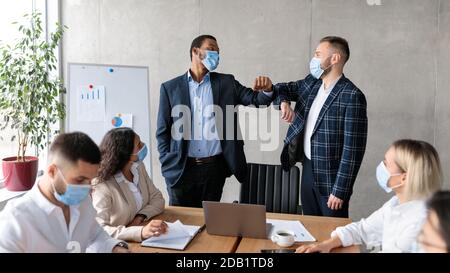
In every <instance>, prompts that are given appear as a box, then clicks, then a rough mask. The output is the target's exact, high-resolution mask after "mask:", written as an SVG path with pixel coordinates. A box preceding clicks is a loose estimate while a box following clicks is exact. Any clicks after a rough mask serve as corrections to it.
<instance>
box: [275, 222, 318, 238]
mask: <svg viewBox="0 0 450 273" xmlns="http://www.w3.org/2000/svg"><path fill="white" fill-rule="evenodd" d="M267 223H270V224H272V229H271V230H270V232H269V233H268V234H269V236H268V238H269V239H270V238H271V237H272V235H274V234H275V232H276V231H277V230H291V231H292V232H294V233H295V241H296V242H315V241H316V238H314V236H312V235H311V233H309V231H308V230H307V229H306V228H305V226H304V225H302V223H300V221H288V220H275V219H267Z"/></svg>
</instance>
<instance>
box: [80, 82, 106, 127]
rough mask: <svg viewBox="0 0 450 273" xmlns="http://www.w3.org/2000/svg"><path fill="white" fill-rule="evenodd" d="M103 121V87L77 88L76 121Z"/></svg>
mask: <svg viewBox="0 0 450 273" xmlns="http://www.w3.org/2000/svg"><path fill="white" fill-rule="evenodd" d="M104 120H105V87H104V86H92V85H90V86H79V87H78V89H77V121H85V122H96V121H104Z"/></svg>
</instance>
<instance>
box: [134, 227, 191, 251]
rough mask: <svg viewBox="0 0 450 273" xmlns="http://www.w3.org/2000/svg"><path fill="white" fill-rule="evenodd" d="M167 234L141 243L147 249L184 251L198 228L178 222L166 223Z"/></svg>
mask: <svg viewBox="0 0 450 273" xmlns="http://www.w3.org/2000/svg"><path fill="white" fill-rule="evenodd" d="M167 225H168V226H169V228H168V230H167V233H166V234H162V235H160V236H158V237H150V238H148V239H147V240H145V241H143V242H142V243H141V245H142V246H147V247H161V248H170V249H178V250H184V249H185V248H186V246H187V245H188V244H189V242H190V241H191V240H192V238H194V236H195V235H196V234H197V233H198V232H199V231H200V226H190V225H183V223H181V222H180V220H177V221H176V222H173V223H167Z"/></svg>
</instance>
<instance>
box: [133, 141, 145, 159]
mask: <svg viewBox="0 0 450 273" xmlns="http://www.w3.org/2000/svg"><path fill="white" fill-rule="evenodd" d="M147 152H148V150H147V145H145V143H144V146H142V148H141V149H140V150H139V152H138V153H137V154H132V155H137V157H138V160H137V161H141V162H142V161H144V159H145V157H146V156H147Z"/></svg>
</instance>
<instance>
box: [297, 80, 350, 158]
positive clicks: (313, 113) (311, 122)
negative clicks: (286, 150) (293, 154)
mask: <svg viewBox="0 0 450 273" xmlns="http://www.w3.org/2000/svg"><path fill="white" fill-rule="evenodd" d="M341 77H342V75H341V76H339V77H338V78H337V79H336V80H335V81H334V82H333V83H332V84H330V86H328V88H327V89H325V85H324V83H323V82H322V85H321V86H320V88H319V91H318V92H317V96H316V97H315V98H314V101H313V104H312V105H311V109H309V114H308V118H307V119H306V130H305V137H304V138H303V147H304V152H305V155H306V157H307V158H308V159H311V137H312V134H313V132H314V127H315V126H316V123H317V119H318V118H319V114H320V111H321V110H322V107H323V105H324V104H325V101H326V100H327V98H328V95H330V93H331V91H332V90H333V88H334V86H335V85H336V83H337V82H338V81H339V79H340V78H341Z"/></svg>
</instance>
